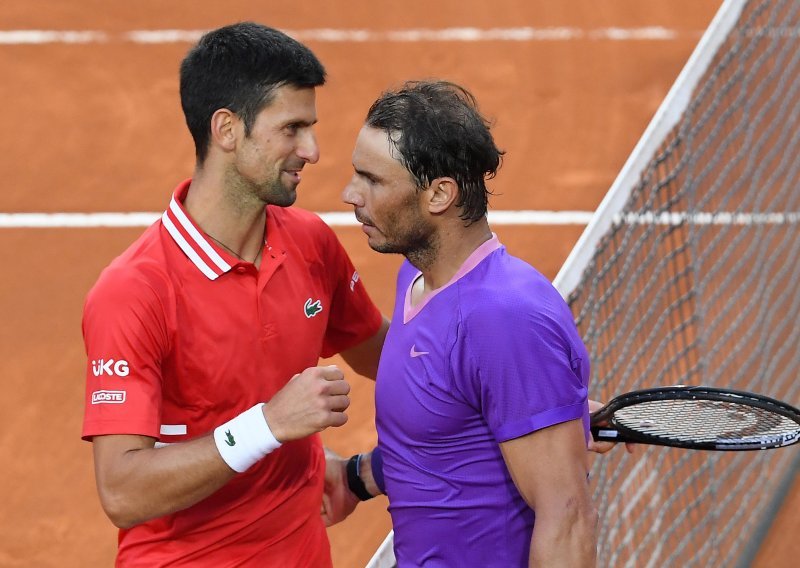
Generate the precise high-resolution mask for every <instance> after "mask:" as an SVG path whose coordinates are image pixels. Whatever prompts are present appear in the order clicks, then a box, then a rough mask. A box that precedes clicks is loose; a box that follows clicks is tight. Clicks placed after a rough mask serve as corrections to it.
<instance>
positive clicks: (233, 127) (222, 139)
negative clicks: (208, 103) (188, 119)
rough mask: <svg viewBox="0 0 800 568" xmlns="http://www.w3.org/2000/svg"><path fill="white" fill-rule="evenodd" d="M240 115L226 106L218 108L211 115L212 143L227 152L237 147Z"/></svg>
mask: <svg viewBox="0 0 800 568" xmlns="http://www.w3.org/2000/svg"><path fill="white" fill-rule="evenodd" d="M239 123H240V120H239V117H238V116H236V114H235V113H234V112H232V111H230V110H228V109H226V108H221V109H217V110H216V111H215V112H214V114H212V115H211V144H212V145H214V146H219V147H220V148H221V149H222V150H223V151H225V152H232V151H233V150H235V149H236V134H237V132H236V131H237V128H238V127H239Z"/></svg>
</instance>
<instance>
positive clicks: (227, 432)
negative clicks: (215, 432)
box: [225, 430, 236, 446]
mask: <svg viewBox="0 0 800 568" xmlns="http://www.w3.org/2000/svg"><path fill="white" fill-rule="evenodd" d="M225 437H226V438H228V439H227V440H225V443H226V444H228V445H229V446H235V445H236V440H234V439H233V435H232V434H231V431H230V430H225Z"/></svg>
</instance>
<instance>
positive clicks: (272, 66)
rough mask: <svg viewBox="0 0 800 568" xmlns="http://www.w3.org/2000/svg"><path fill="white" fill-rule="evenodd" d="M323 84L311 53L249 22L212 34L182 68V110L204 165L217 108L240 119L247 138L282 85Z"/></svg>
mask: <svg viewBox="0 0 800 568" xmlns="http://www.w3.org/2000/svg"><path fill="white" fill-rule="evenodd" d="M323 84H325V68H324V67H323V66H322V63H320V61H319V60H318V59H317V57H316V56H315V55H314V54H313V53H312V52H311V50H310V49H309V48H308V47H306V46H305V45H303V44H302V43H300V42H299V41H297V40H295V39H292V38H291V37H289V36H288V35H286V34H285V33H283V32H281V31H278V30H276V29H273V28H269V27H267V26H263V25H261V24H256V23H253V22H240V23H237V24H233V25H230V26H225V27H222V28H219V29H216V30H212V31H210V32H208V33H206V34H205V35H203V37H202V38H200V41H199V42H198V43H197V45H196V46H195V47H194V48H192V49H191V51H189V53H188V54H187V55H186V57H185V58H184V60H183V62H182V63H181V69H180V92H181V106H182V107H183V114H184V116H185V117H186V125H187V126H188V127H189V132H191V134H192V138H194V145H195V154H196V155H197V159H198V162H200V163H203V161H204V160H205V158H206V155H207V153H208V142H209V136H210V134H211V116H212V115H213V114H214V113H215V112H216V111H217V110H219V109H221V108H227V109H228V110H230V111H232V112H235V113H236V114H237V115H239V116H240V117H241V118H242V120H243V122H244V126H245V133H246V134H247V135H249V134H250V132H251V130H252V127H253V124H254V123H255V119H256V116H257V115H258V113H259V112H260V111H261V109H263V108H264V107H265V106H266V105H268V104H269V103H270V102H272V99H273V97H274V91H275V89H276V88H278V87H281V86H283V85H292V86H294V87H298V88H303V87H317V86H320V85H323Z"/></svg>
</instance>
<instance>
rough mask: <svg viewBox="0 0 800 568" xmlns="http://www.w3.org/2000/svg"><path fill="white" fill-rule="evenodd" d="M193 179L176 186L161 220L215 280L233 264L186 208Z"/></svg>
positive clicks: (201, 268) (196, 262)
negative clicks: (209, 238) (214, 244)
mask: <svg viewBox="0 0 800 568" xmlns="http://www.w3.org/2000/svg"><path fill="white" fill-rule="evenodd" d="M190 183H191V180H186V181H184V182H183V183H181V184H180V185H179V186H178V187H177V189H176V190H175V193H174V194H173V195H172V200H171V201H170V203H169V208H168V209H167V210H166V211H164V214H163V215H161V223H162V224H163V225H164V228H165V229H166V230H167V232H168V233H169V234H170V236H171V237H172V238H173V239H174V240H175V243H176V244H177V245H178V246H179V247H180V248H181V250H182V251H183V252H184V253H185V254H186V256H187V257H189V260H191V261H192V262H193V263H194V265H195V266H196V267H197V268H198V269H199V270H200V272H202V273H203V274H205V275H206V277H208V279H209V280H216V279H217V278H219V277H220V276H222V275H223V274H225V273H226V272H228V271H229V270H230V269H231V268H233V267H232V266H231V265H230V264H229V263H228V262H227V261H226V260H225V259H224V258H222V256H221V255H220V254H219V253H218V252H217V250H216V249H215V247H214V246H213V245H212V244H211V242H210V241H209V240H208V239H207V238H206V237H205V235H204V234H203V231H201V230H200V229H198V228H197V226H196V225H195V224H194V221H192V219H191V218H190V217H189V215H188V214H187V213H186V211H185V210H184V208H183V200H184V199H186V194H187V193H188V192H189V184H190Z"/></svg>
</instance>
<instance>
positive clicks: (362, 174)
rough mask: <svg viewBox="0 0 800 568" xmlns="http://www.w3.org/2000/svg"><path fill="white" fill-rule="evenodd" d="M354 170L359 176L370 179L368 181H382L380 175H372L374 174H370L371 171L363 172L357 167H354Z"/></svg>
mask: <svg viewBox="0 0 800 568" xmlns="http://www.w3.org/2000/svg"><path fill="white" fill-rule="evenodd" d="M353 170H354V171H355V172H356V173H357V174H358V175H360V176H363V177H365V178H368V179H371V180H372V181H380V180H381V177H380V176H379V175H377V174H374V173H372V172H370V171H367V170H362V169H360V168H357V167H355V166H353Z"/></svg>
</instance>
